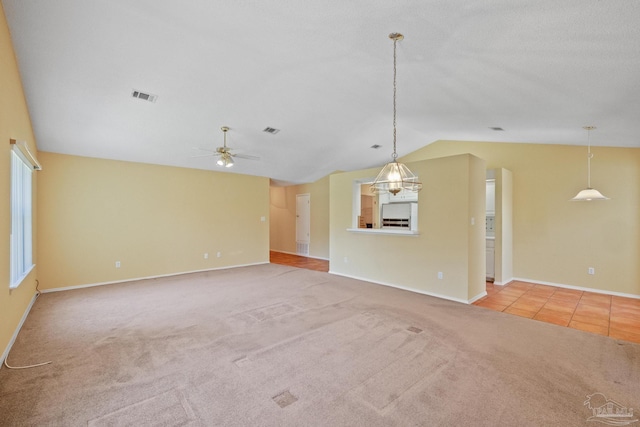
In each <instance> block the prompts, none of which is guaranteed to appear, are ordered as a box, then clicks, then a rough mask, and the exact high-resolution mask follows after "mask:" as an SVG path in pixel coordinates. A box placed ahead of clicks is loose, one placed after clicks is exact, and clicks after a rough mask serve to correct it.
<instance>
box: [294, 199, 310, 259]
mask: <svg viewBox="0 0 640 427" xmlns="http://www.w3.org/2000/svg"><path fill="white" fill-rule="evenodd" d="M310 229H311V195H310V194H297V195H296V253H297V254H298V255H304V256H308V255H309V240H310Z"/></svg>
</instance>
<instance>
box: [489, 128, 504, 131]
mask: <svg viewBox="0 0 640 427" xmlns="http://www.w3.org/2000/svg"><path fill="white" fill-rule="evenodd" d="M489 129H491V130H495V131H498V132H499V131H504V129H502V128H500V127H490V128H489Z"/></svg>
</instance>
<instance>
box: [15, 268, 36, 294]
mask: <svg viewBox="0 0 640 427" xmlns="http://www.w3.org/2000/svg"><path fill="white" fill-rule="evenodd" d="M34 268H36V265H35V264H31V267H29V268H28V269H27V271H25V273H24V274H23V275H22V276H20V277H18V278H17V279H16V281H15V282H14V283H11V284H10V285H9V290H11V291H12V290H14V289H18V287H19V286H20V285H21V284H22V282H24V279H26V278H27V276H28V275H29V273H31V272H32V271H33V269H34Z"/></svg>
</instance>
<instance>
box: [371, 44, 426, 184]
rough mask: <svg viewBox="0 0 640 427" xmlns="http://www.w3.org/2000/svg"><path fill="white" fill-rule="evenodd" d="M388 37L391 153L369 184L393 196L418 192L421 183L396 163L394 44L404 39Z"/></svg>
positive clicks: (406, 168)
mask: <svg viewBox="0 0 640 427" xmlns="http://www.w3.org/2000/svg"><path fill="white" fill-rule="evenodd" d="M389 38H390V39H391V40H393V154H392V155H391V158H392V159H393V160H392V161H391V162H389V163H387V164H386V165H384V167H383V168H382V170H381V171H380V173H379V174H378V176H377V177H376V179H375V181H374V182H373V184H371V192H372V193H374V194H385V193H391V194H393V195H394V196H395V195H396V194H398V193H399V192H401V191H402V190H405V191H413V192H418V191H420V190H421V189H422V183H421V182H420V181H418V177H417V176H416V175H415V174H414V173H413V172H411V170H409V168H408V167H407V166H406V165H404V164H403V163H398V161H397V158H398V153H397V152H396V92H397V85H396V74H397V67H396V45H397V43H398V41H400V40H402V39H404V36H403V35H402V34H400V33H391V34H389Z"/></svg>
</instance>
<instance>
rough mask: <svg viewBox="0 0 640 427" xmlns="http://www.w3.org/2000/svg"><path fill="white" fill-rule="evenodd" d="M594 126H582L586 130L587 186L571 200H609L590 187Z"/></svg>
mask: <svg viewBox="0 0 640 427" xmlns="http://www.w3.org/2000/svg"><path fill="white" fill-rule="evenodd" d="M595 128H596V127H595V126H583V129H584V130H586V131H587V188H585V189H584V190H582V191H580V192H579V193H578V194H577V195H576V196H575V197H574V198H573V199H571V201H575V202H580V201H587V202H589V201H591V200H609V198H608V197H607V196H604V195H603V194H602V193H600V192H599V191H598V190H596V189H595V188H592V187H591V159H592V158H593V154H592V153H591V131H592V130H594V129H595Z"/></svg>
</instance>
